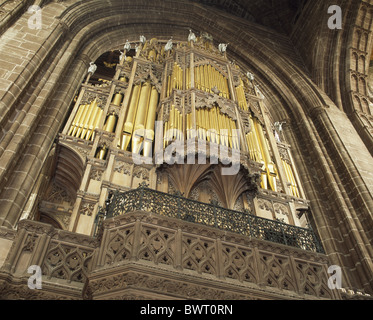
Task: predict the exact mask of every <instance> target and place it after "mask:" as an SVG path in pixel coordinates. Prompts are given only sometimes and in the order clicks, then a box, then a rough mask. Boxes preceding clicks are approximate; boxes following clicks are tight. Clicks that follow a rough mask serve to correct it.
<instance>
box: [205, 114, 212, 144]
mask: <svg viewBox="0 0 373 320" xmlns="http://www.w3.org/2000/svg"><path fill="white" fill-rule="evenodd" d="M204 120H205V132H206V140H207V141H210V133H211V132H210V130H209V129H210V128H211V127H210V121H209V120H210V115H209V110H208V108H204Z"/></svg>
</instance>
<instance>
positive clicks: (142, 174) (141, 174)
mask: <svg viewBox="0 0 373 320" xmlns="http://www.w3.org/2000/svg"><path fill="white" fill-rule="evenodd" d="M133 176H134V177H136V178H140V179H142V180H145V181H149V177H150V173H149V170H148V169H145V168H143V167H140V166H135V168H134V169H133Z"/></svg>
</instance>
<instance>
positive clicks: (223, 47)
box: [219, 43, 229, 53]
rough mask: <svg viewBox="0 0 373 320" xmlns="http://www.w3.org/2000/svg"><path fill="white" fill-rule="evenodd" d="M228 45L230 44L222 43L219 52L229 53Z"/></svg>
mask: <svg viewBox="0 0 373 320" xmlns="http://www.w3.org/2000/svg"><path fill="white" fill-rule="evenodd" d="M228 44H229V43H220V44H219V51H220V52H221V53H224V52H226V51H227V47H228Z"/></svg>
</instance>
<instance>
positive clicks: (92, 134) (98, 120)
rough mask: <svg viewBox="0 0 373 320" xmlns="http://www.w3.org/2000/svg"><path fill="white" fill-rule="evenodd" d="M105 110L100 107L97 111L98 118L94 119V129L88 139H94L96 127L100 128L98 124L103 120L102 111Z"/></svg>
mask: <svg viewBox="0 0 373 320" xmlns="http://www.w3.org/2000/svg"><path fill="white" fill-rule="evenodd" d="M103 112H104V110H103V109H101V108H98V112H97V114H96V119H95V121H94V123H93V129H92V131H91V132H90V135H89V137H88V139H87V140H89V139H90V140H92V141H93V139H94V136H95V135H94V133H95V129H97V128H98V124H99V123H100V120H101V117H102V113H103Z"/></svg>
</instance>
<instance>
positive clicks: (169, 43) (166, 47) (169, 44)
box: [164, 37, 173, 51]
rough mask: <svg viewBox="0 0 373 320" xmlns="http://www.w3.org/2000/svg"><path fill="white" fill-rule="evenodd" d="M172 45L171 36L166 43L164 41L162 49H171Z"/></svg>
mask: <svg viewBox="0 0 373 320" xmlns="http://www.w3.org/2000/svg"><path fill="white" fill-rule="evenodd" d="M172 47H173V44H172V37H171V39H170V40H168V41H167V43H166V45H165V47H164V50H165V51H171V50H172Z"/></svg>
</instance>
